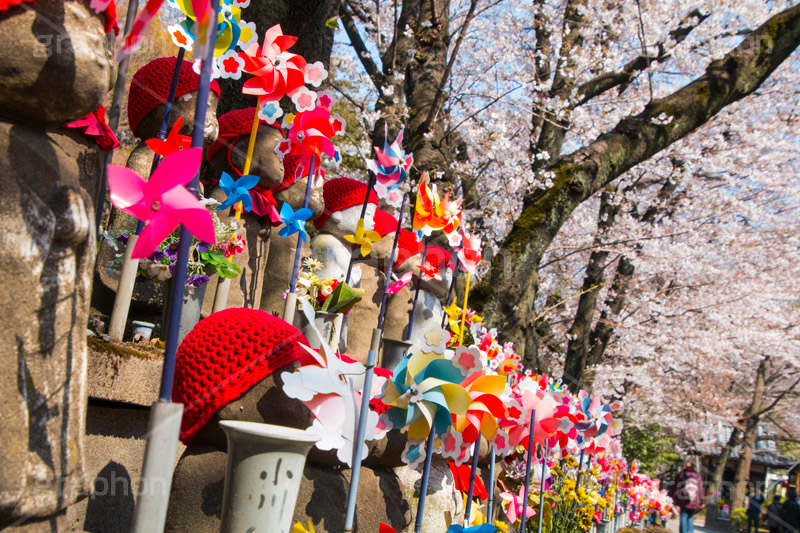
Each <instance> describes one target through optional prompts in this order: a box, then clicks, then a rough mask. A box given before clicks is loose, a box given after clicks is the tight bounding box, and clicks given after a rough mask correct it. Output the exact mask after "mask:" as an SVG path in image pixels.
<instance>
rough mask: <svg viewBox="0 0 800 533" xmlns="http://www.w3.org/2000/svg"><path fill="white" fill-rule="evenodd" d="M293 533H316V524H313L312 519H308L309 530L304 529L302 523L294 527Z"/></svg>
mask: <svg viewBox="0 0 800 533" xmlns="http://www.w3.org/2000/svg"><path fill="white" fill-rule="evenodd" d="M292 533H316V532H315V531H314V524H312V523H311V519H310V518H309V519H308V529H306V528H305V527H303V524H301V523H300V522H298V523H296V524H295V525H293V526H292Z"/></svg>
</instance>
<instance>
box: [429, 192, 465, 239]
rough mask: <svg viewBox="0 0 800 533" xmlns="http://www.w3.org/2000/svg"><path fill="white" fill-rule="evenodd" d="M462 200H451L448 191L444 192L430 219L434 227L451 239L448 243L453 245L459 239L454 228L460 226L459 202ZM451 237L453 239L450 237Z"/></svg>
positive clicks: (456, 228)
mask: <svg viewBox="0 0 800 533" xmlns="http://www.w3.org/2000/svg"><path fill="white" fill-rule="evenodd" d="M463 202H464V199H463V198H459V199H458V200H451V199H450V193H447V194H445V195H444V198H442V201H441V202H438V203H437V205H436V209H435V216H434V217H433V218H432V221H434V222H435V224H436V226H435V227H434V229H441V230H442V232H443V233H444V234H445V235H447V236H448V239H449V240H451V243H450V244H451V245H453V246H455V245H456V244H457V243H458V242H459V241H460V240H461V239H460V235H459V234H458V233H457V232H456V230H458V228H459V227H460V226H461V204H462V203H463ZM451 237H452V238H454V239H455V240H453V239H451Z"/></svg>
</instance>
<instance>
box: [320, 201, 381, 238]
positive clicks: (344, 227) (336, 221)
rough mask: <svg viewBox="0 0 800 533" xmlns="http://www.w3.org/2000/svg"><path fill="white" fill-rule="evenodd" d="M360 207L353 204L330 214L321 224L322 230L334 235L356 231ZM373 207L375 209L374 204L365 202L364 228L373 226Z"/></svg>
mask: <svg viewBox="0 0 800 533" xmlns="http://www.w3.org/2000/svg"><path fill="white" fill-rule="evenodd" d="M361 207H362V206H361V205H354V206H353V207H348V208H347V209H342V210H341V211H336V212H335V213H333V214H331V217H330V218H329V219H328V220H327V221H326V222H325V224H324V225H323V226H322V231H326V232H328V233H332V234H334V235H347V234H353V233H354V232H355V231H356V225H357V224H358V220H359V218H361ZM375 209H377V206H376V205H375V204H367V211H366V213H365V214H364V222H365V224H364V228H365V229H372V228H373V227H374V222H373V220H374V217H375Z"/></svg>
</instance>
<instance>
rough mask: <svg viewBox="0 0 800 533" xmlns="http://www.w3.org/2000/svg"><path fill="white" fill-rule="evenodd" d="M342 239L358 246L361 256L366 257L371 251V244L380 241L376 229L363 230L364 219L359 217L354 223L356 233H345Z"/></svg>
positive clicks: (379, 235)
mask: <svg viewBox="0 0 800 533" xmlns="http://www.w3.org/2000/svg"><path fill="white" fill-rule="evenodd" d="M344 239H345V240H346V241H347V242H350V243H353V244H355V245H356V246H360V247H361V257H367V256H368V255H369V253H370V252H371V251H372V244H373V243H376V242H380V240H381V234H380V233H378V232H377V231H372V230H364V219H363V218H360V219H359V220H358V223H357V224H356V234H355V235H345V236H344Z"/></svg>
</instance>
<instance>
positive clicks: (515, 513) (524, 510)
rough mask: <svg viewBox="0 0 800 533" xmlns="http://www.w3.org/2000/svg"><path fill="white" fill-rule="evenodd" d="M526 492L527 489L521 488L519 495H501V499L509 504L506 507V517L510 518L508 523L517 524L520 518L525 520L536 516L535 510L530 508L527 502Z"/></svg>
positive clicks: (504, 493) (505, 493)
mask: <svg viewBox="0 0 800 533" xmlns="http://www.w3.org/2000/svg"><path fill="white" fill-rule="evenodd" d="M524 492H525V487H520V488H519V494H512V493H510V492H501V493H500V498H502V499H503V500H504V501H506V502H508V505H507V506H505V512H506V516H507V517H508V521H509V522H511V523H512V524H514V523H516V522H517V520H518V519H520V518H522V519H523V520H525V519H528V518H530V517H531V516H533V515H535V514H536V511H534V510H533V508H531V507H528V505H527V503H528V502H526V501H525V496H524ZM523 515H524V516H523Z"/></svg>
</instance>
